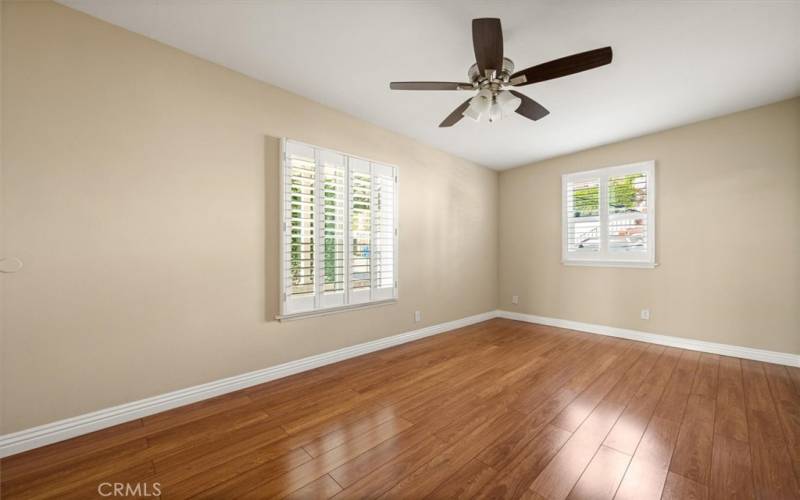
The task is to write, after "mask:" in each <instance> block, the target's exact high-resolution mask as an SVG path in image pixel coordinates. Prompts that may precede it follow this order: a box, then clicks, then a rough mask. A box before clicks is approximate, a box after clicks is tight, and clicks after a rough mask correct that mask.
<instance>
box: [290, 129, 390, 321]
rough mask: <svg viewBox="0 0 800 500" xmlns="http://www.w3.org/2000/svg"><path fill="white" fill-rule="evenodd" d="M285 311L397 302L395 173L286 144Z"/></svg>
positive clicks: (330, 154) (313, 148)
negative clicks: (382, 301) (384, 301)
mask: <svg viewBox="0 0 800 500" xmlns="http://www.w3.org/2000/svg"><path fill="white" fill-rule="evenodd" d="M282 172H283V188H282V189H283V207H282V208H283V217H284V219H283V235H282V240H283V243H282V245H283V248H282V256H283V262H282V266H283V267H282V291H283V302H282V307H281V314H282V315H283V316H290V315H293V314H298V313H304V312H309V311H315V310H323V309H331V308H336V307H344V306H349V305H355V304H362V303H368V302H375V301H381V300H388V299H393V298H396V297H397V172H396V168H395V167H392V166H388V165H383V164H379V163H374V162H370V161H368V160H363V159H360V158H355V157H352V156H348V155H346V154H342V153H338V152H335V151H329V150H325V149H321V148H316V147H313V146H308V145H305V144H302V143H298V142H295V141H290V140H286V141H284V158H283V171H282Z"/></svg>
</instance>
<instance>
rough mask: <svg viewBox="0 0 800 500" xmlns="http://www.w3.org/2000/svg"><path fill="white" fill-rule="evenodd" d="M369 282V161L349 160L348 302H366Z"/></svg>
mask: <svg viewBox="0 0 800 500" xmlns="http://www.w3.org/2000/svg"><path fill="white" fill-rule="evenodd" d="M371 284H372V175H371V173H370V163H369V162H368V161H365V160H361V159H357V158H351V159H350V303H351V304H358V303H361V302H369V300H370V297H371Z"/></svg>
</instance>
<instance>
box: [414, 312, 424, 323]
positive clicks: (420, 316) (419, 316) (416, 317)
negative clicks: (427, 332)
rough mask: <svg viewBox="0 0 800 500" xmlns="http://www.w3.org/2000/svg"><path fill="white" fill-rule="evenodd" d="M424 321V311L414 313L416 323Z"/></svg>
mask: <svg viewBox="0 0 800 500" xmlns="http://www.w3.org/2000/svg"><path fill="white" fill-rule="evenodd" d="M420 321H422V311H414V323H419V322H420Z"/></svg>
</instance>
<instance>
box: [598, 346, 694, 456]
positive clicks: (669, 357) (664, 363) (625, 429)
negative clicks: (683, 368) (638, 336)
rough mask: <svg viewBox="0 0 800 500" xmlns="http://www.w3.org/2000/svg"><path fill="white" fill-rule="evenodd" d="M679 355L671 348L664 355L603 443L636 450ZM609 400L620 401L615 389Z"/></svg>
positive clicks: (622, 450)
mask: <svg viewBox="0 0 800 500" xmlns="http://www.w3.org/2000/svg"><path fill="white" fill-rule="evenodd" d="M679 358H680V351H678V350H675V349H668V350H666V351H665V352H664V353H663V354H662V355H661V357H660V358H659V359H658V362H657V363H656V365H655V366H654V367H653V370H652V371H651V372H650V373H649V374H648V375H647V377H646V378H645V379H644V381H643V382H642V384H641V386H639V387H638V388H637V390H636V392H635V393H634V394H633V397H632V399H631V401H630V402H629V403H628V405H627V406H626V408H625V411H624V412H623V414H622V415H621V416H620V418H619V421H618V422H617V423H616V424H615V425H614V427H613V428H612V429H611V432H610V433H609V434H608V437H606V439H605V441H604V443H603V444H605V445H606V446H609V447H611V448H614V449H615V450H618V451H621V452H623V453H625V454H629V455H630V454H633V453H634V452H635V451H636V446H637V445H638V444H639V440H640V439H641V438H642V435H643V434H644V432H645V430H646V429H647V424H648V422H650V418H651V417H652V415H653V412H654V411H655V409H656V406H657V405H658V402H659V400H660V398H661V395H662V393H663V392H664V388H665V387H666V386H667V383H668V382H669V381H670V378H671V377H672V372H673V371H674V370H675V367H676V366H677V364H678V361H679ZM609 399H610V400H611V401H616V402H618V398H617V397H616V395H615V394H614V391H612V394H611V397H610V398H609Z"/></svg>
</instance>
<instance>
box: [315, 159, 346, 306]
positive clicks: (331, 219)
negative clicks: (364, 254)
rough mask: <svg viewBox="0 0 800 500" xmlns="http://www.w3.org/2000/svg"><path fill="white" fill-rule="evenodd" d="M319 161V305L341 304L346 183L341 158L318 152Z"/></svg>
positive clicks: (343, 162)
mask: <svg viewBox="0 0 800 500" xmlns="http://www.w3.org/2000/svg"><path fill="white" fill-rule="evenodd" d="M317 156H318V158H319V161H318V163H319V166H318V172H319V179H320V181H319V182H320V188H319V191H320V193H321V194H322V196H320V206H319V211H318V214H319V217H320V218H321V220H320V221H319V224H318V226H319V228H320V233H321V237H320V238H319V248H318V250H317V252H318V254H319V255H320V257H321V261H322V262H320V265H319V274H318V283H319V286H320V290H319V294H320V295H319V304H318V305H319V306H321V307H330V306H336V305H344V303H345V293H344V290H345V252H346V250H345V221H346V214H345V211H346V203H347V196H346V190H347V180H346V177H345V157H344V155H341V154H337V153H331V152H328V151H318V152H317Z"/></svg>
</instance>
